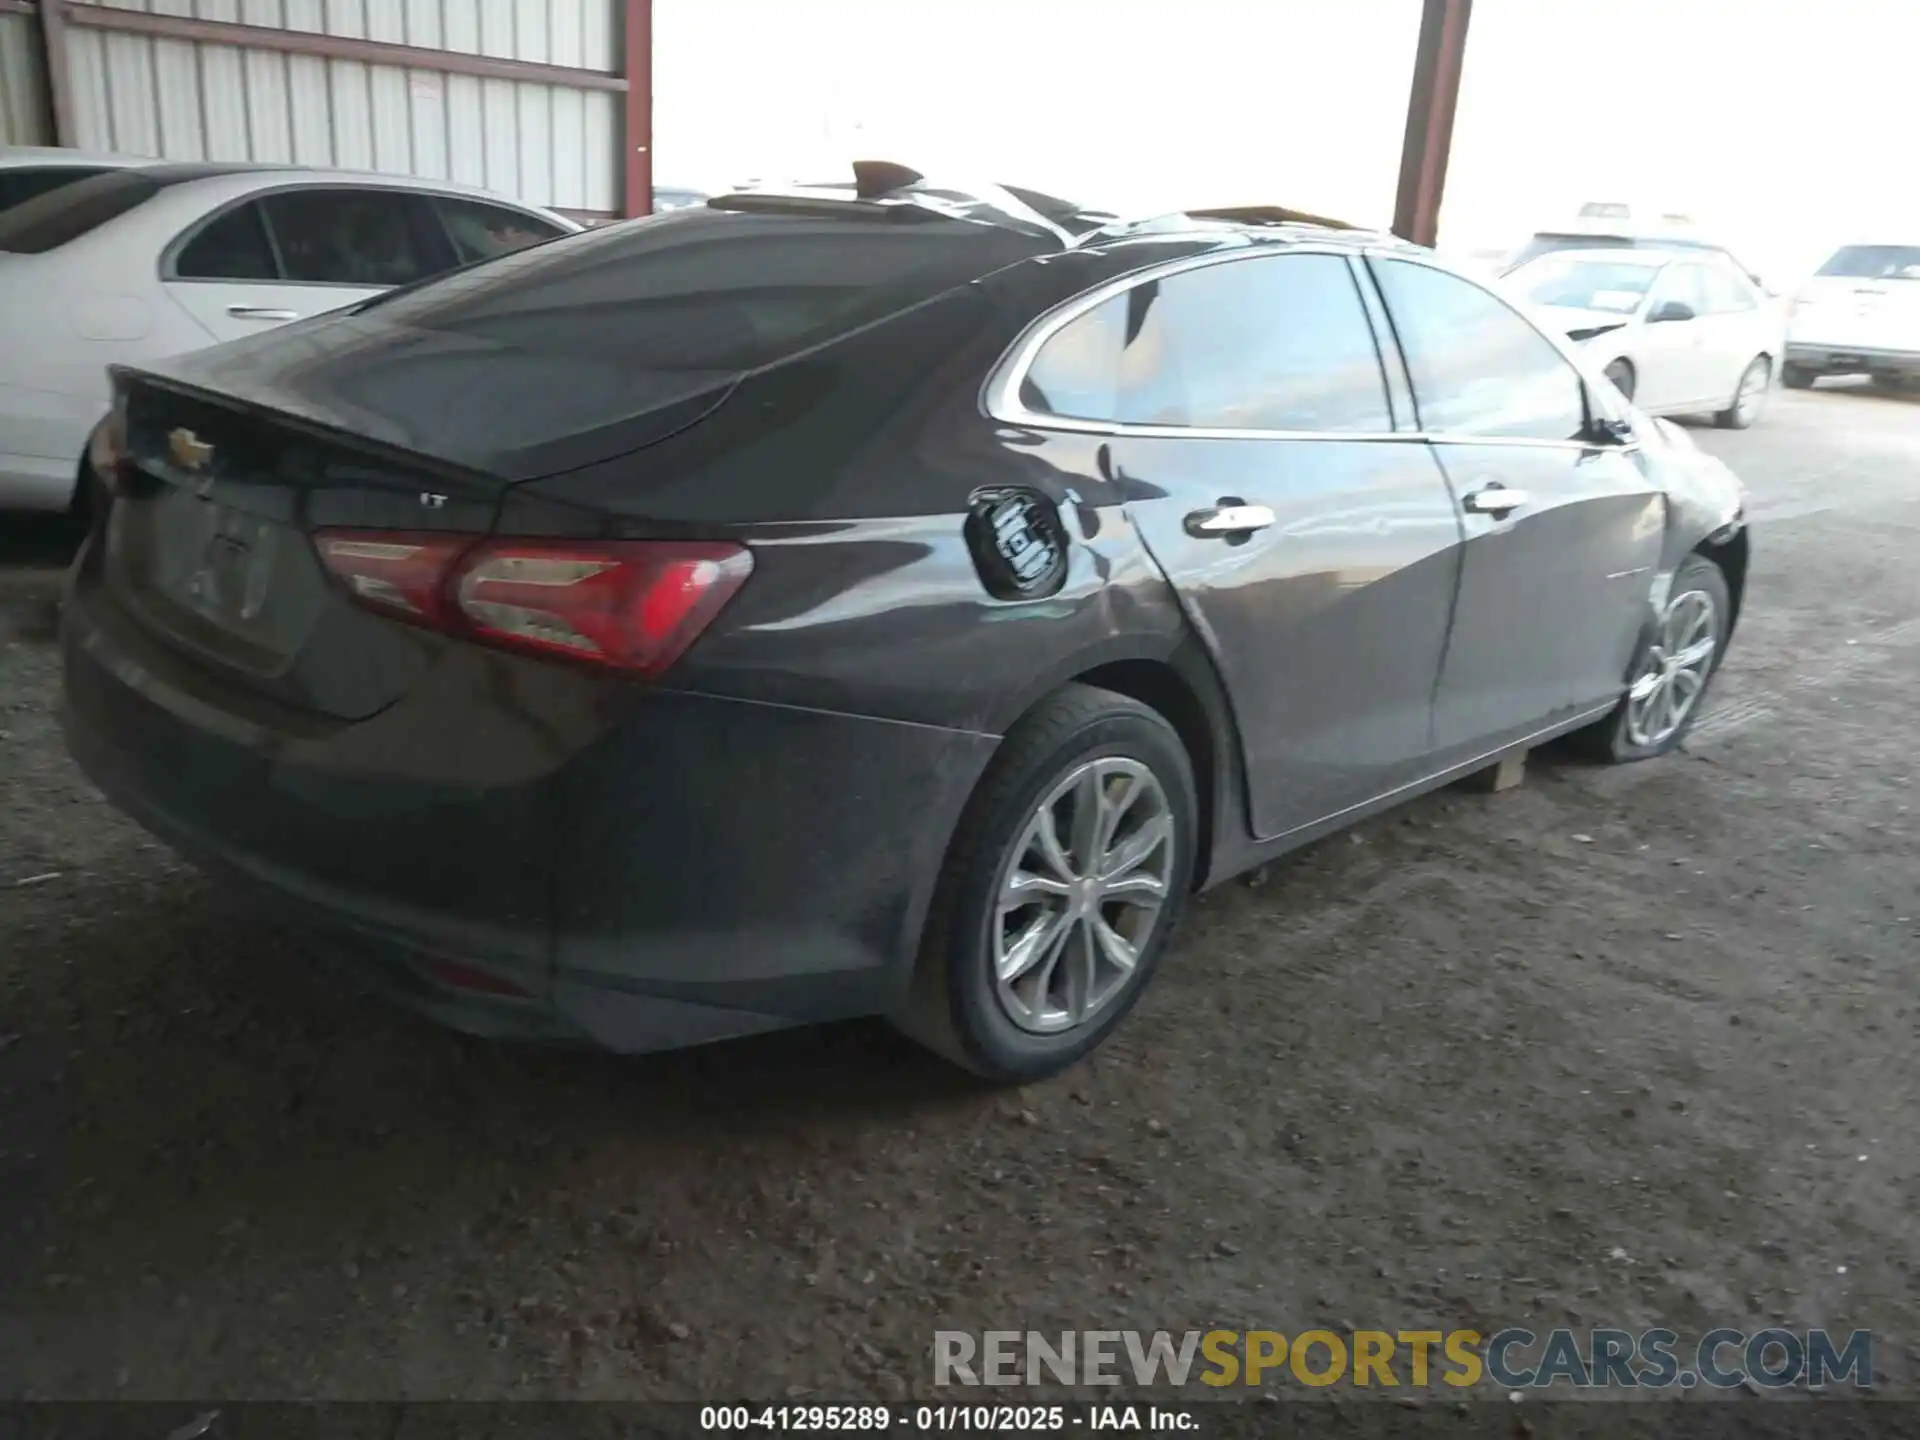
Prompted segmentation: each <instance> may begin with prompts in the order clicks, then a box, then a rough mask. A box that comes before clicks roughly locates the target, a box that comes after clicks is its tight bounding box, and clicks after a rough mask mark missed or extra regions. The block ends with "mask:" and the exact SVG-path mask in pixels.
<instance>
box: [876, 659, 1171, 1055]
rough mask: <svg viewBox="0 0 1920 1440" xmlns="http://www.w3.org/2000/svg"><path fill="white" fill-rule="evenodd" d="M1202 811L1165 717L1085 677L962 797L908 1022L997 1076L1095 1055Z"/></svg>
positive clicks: (1125, 1003)
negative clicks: (1089, 682)
mask: <svg viewBox="0 0 1920 1440" xmlns="http://www.w3.org/2000/svg"><path fill="white" fill-rule="evenodd" d="M1195 809H1196V806H1195V801H1194V790H1193V775H1192V769H1191V766H1190V764H1189V762H1188V759H1187V754H1186V750H1185V747H1184V746H1183V745H1182V744H1181V741H1180V737H1179V735H1178V734H1177V733H1176V732H1175V731H1174V730H1173V727H1172V726H1170V725H1169V724H1168V723H1167V722H1166V720H1165V719H1163V718H1162V717H1161V716H1160V715H1159V714H1158V713H1157V712H1155V711H1153V710H1151V709H1149V708H1148V707H1146V706H1145V705H1142V704H1140V703H1139V702H1137V701H1135V700H1131V699H1129V698H1127V697H1126V696H1123V695H1115V694H1112V693H1110V692H1108V691H1104V690H1096V689H1094V688H1092V687H1090V686H1084V685H1072V686H1068V687H1067V688H1066V689H1064V690H1062V691H1061V692H1060V693H1059V694H1057V695H1055V696H1054V697H1052V698H1051V699H1050V700H1048V701H1046V702H1044V703H1043V704H1042V705H1041V706H1040V707H1039V708H1038V709H1037V710H1035V711H1034V712H1032V713H1031V714H1029V715H1028V716H1027V717H1025V718H1024V719H1023V720H1022V721H1021V722H1020V723H1019V724H1018V725H1017V726H1015V727H1014V730H1013V732H1012V733H1011V734H1009V735H1008V737H1007V739H1006V741H1005V742H1004V743H1003V744H1002V746H1001V749H1000V752H999V753H998V754H997V755H996V756H995V757H994V759H993V762H992V764H991V765H990V766H989V768H988V771H987V775H986V777H985V778H984V779H983V780H982V781H981V784H980V788H979V789H978V790H977V791H976V792H975V795H974V797H973V800H972V801H971V802H969V804H968V806H967V812H966V814H965V816H964V817H963V818H962V820H961V823H960V831H959V833H958V835H957V836H956V837H955V840H954V844H953V847H952V852H951V853H950V855H949V856H948V860H947V867H946V870H945V871H944V872H943V874H942V878H941V883H940V893H939V895H938V897H937V898H936V901H935V904H934V909H933V913H932V915H931V916H930V918H929V921H928V928H927V944H926V947H925V951H924V953H923V955H922V957H921V967H920V973H919V975H918V977H917V981H916V990H915V995H914V999H913V1008H912V1010H911V1012H910V1013H909V1014H908V1015H906V1016H904V1017H902V1024H903V1026H904V1028H906V1029H907V1030H908V1031H909V1033H911V1034H913V1035H914V1036H915V1038H917V1039H919V1040H921V1041H923V1042H924V1043H926V1044H928V1045H931V1046H932V1047H933V1048H934V1049H936V1050H938V1051H940V1052H941V1053H942V1054H944V1055H946V1056H947V1057H948V1058H949V1059H951V1060H954V1061H956V1062H957V1063H959V1064H961V1065H963V1066H965V1067H966V1068H967V1069H969V1070H972V1071H973V1072H975V1073H976V1074H978V1075H982V1076H985V1077H986V1078H988V1079H991V1080H996V1081H1004V1082H1019V1081H1025V1080H1034V1079H1038V1078H1041V1077H1043V1076H1046V1075H1051V1074H1053V1073H1055V1072H1057V1071H1059V1070H1062V1069H1065V1068H1066V1067H1067V1066H1068V1065H1071V1064H1072V1063H1074V1061H1076V1060H1078V1059H1079V1058H1080V1057H1081V1056H1082V1055H1085V1054H1086V1053H1087V1052H1088V1051H1090V1050H1092V1049H1093V1048H1094V1046H1096V1045H1098V1044H1099V1043H1100V1042H1101V1041H1102V1040H1103V1039H1105V1038H1106V1036H1107V1034H1108V1033H1109V1032H1110V1031H1111V1030H1112V1029H1113V1028H1114V1026H1116V1025H1117V1024H1119V1023H1120V1020H1121V1018H1122V1017H1123V1016H1124V1015H1125V1014H1126V1012H1127V1011H1128V1010H1129V1009H1131V1008H1132V1006H1133V1003H1134V1001H1135V1000H1137V999H1138V998H1139V995H1140V992H1141V991H1142V990H1143V989H1144V988H1145V986H1146V983H1147V980H1148V977H1149V976H1150V975H1151V974H1152V972H1153V969H1154V966H1155V965H1156V964H1157V963H1158V960H1159V957H1160V953H1161V951H1162V950H1163V948H1164V947H1165V944H1166V940H1167V935H1168V933H1169V932H1170V931H1171V930H1172V929H1173V926H1174V924H1175V922H1176V920H1177V919H1178V917H1179V914H1180V910H1181V908H1182V905H1183V902H1184V901H1185V898H1186V893H1187V887H1188V884H1189V881H1190V879H1191V875H1192V870H1193V851H1194V843H1193V836H1194V825H1195V820H1194V816H1195Z"/></svg>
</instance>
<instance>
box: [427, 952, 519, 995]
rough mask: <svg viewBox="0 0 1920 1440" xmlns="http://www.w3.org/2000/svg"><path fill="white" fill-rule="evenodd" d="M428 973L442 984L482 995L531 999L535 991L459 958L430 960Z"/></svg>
mask: <svg viewBox="0 0 1920 1440" xmlns="http://www.w3.org/2000/svg"><path fill="white" fill-rule="evenodd" d="M427 973H428V974H429V975H431V976H432V977H433V978H434V979H436V980H438V981H439V982H440V983H441V984H442V985H451V986H452V987H453V988H454V989H456V990H473V991H477V992H478V993H480V994H482V995H505V996H508V997H510V998H512V999H515V1000H530V999H532V998H533V992H532V991H531V990H529V989H527V988H526V986H524V985H516V984H514V982H513V981H511V980H507V979H504V978H502V977H501V976H499V975H495V974H492V973H491V972H489V971H486V970H482V969H480V968H479V967H478V966H474V965H467V964H464V963H463V962H461V961H459V960H429V961H428V962H427Z"/></svg>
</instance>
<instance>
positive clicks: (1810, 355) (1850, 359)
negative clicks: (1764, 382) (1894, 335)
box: [1787, 340, 1920, 377]
mask: <svg viewBox="0 0 1920 1440" xmlns="http://www.w3.org/2000/svg"><path fill="white" fill-rule="evenodd" d="M1787 364H1789V365H1798V366H1800V367H1801V368H1802V369H1805V370H1813V371H1816V372H1818V373H1820V374H1823V375H1863V374H1874V375H1904V376H1910V377H1920V350H1888V349H1882V348H1877V347H1873V346H1851V347H1849V346H1845V345H1818V344H1810V343H1807V342H1804V341H1798V340H1790V341H1788V342H1787Z"/></svg>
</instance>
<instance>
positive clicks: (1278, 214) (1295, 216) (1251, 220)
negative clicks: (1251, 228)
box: [1187, 205, 1359, 230]
mask: <svg viewBox="0 0 1920 1440" xmlns="http://www.w3.org/2000/svg"><path fill="white" fill-rule="evenodd" d="M1187 214H1189V215H1191V216H1193V217H1194V218H1195V219H1197V220H1228V221H1231V222H1233V223H1234V224H1236V225H1318V226H1320V227H1321V228H1322V229H1326V230H1354V229H1358V228H1359V227H1358V226H1355V225H1350V224H1348V223H1347V222H1346V221H1345V220H1335V219H1332V218H1331V217H1329V216H1326V215H1310V214H1308V213H1307V212H1306V211H1305V210H1288V209H1285V208H1284V207H1282V206H1279V205H1228V206H1222V207H1220V208H1218V209H1212V210H1189V211H1187Z"/></svg>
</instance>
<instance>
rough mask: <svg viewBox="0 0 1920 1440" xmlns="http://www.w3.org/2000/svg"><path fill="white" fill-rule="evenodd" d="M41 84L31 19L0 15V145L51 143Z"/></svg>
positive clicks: (35, 34)
mask: <svg viewBox="0 0 1920 1440" xmlns="http://www.w3.org/2000/svg"><path fill="white" fill-rule="evenodd" d="M376 3H377V0H376ZM44 80H45V77H44V76H42V75H41V73H40V37H39V35H38V33H37V26H36V24H35V21H34V19H33V17H32V16H31V15H0V145H51V144H52V143H53V135H52V133H51V132H50V130H49V129H48V126H47V92H46V86H45V83H44Z"/></svg>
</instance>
